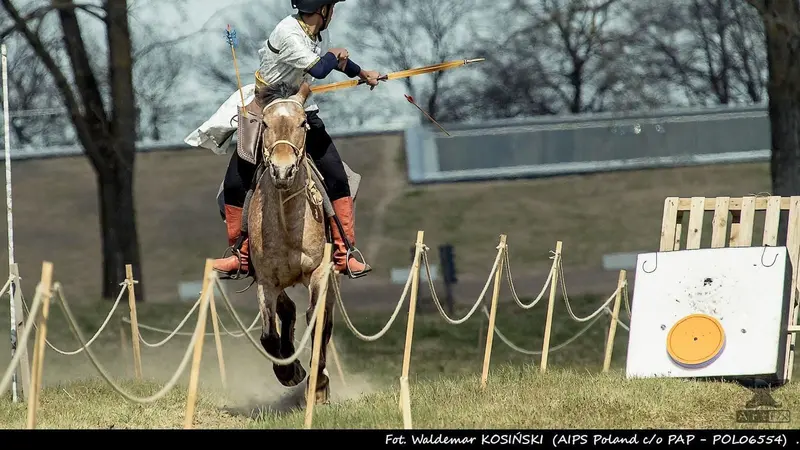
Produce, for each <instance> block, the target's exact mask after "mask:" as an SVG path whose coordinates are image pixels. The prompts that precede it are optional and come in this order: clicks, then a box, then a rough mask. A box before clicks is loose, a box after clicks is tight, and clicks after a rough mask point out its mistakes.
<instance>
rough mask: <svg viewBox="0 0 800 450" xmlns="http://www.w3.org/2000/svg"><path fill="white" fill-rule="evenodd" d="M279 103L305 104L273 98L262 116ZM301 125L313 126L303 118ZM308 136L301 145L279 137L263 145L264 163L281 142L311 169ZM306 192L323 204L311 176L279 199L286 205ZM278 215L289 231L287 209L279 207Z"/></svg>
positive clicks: (298, 161)
mask: <svg viewBox="0 0 800 450" xmlns="http://www.w3.org/2000/svg"><path fill="white" fill-rule="evenodd" d="M278 103H294V104H296V105H298V106H300V108H301V109H303V104H302V103H300V102H299V101H297V100H295V99H291V98H281V99H277V100H273V101H272V102H270V103H269V104H268V105H267V106H265V107H264V108H262V109H261V113H262V116H263V117H265V116H266V114H265V113H264V111H266V110H267V108H270V107H272V106H274V105H276V104H278ZM265 126H266V124H265ZM300 127H302V128H305V130H306V132H307V131H308V130H309V129H310V128H311V127H310V126H309V124H308V121H307V120H303V123H302V124H301V125H300ZM306 136H308V133H303V144H302V145H301V146H298V145H296V144H295V143H294V142H292V141H289V140H286V139H278V140H276V141H275V142H273V143H272V144H270V145H269V147H267V146H263V149H264V159H263V161H262V164H264V165H269V164H270V162H269V160H270V158H271V156H272V152H273V151H274V150H275V147H276V146H277V145H279V144H286V145H288V146H289V147H291V148H292V150H293V151H294V154H295V157H296V158H297V165H298V166H299V165H301V164H303V163H305V165H306V168H307V169H308V170H309V171H311V170H312V168H311V164H310V163H309V161H308V158H306V157H305V147H306ZM262 176H264V172H262V173H261V175H260V176H259V177H258V178H259V180H260V179H261V177H262ZM304 192H306V193H307V195H308V199H309V200H310V201H311V203H312V204H314V205H315V206H319V205H321V204H322V197H321V195H320V193H319V192H318V191H317V188H316V186H315V185H314V181H313V179H312V178H311V177H310V176H309V177H308V178H307V180H306V183H305V185H303V186H302V187H300V188H299V189H298V190H297V191H295V192H294V193H292V194H290V195H289V196H288V197H284V194H283V192H281V191H278V200H279V201H280V203H281V205H285V204H286V202H288V201H289V200H291V199H293V198H295V197H297V196H298V195H300V194H302V193H304ZM278 217H279V219H280V222H281V226H282V227H283V231H284V232H286V233H288V231H287V228H286V216H285V211H284V210H283V208H278Z"/></svg>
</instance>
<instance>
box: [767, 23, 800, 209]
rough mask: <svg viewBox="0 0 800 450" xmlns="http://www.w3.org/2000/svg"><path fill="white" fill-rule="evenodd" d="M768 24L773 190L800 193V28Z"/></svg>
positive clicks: (782, 192) (789, 193)
mask: <svg viewBox="0 0 800 450" xmlns="http://www.w3.org/2000/svg"><path fill="white" fill-rule="evenodd" d="M786 19H787V20H789V18H788V17H787V18H786ZM797 19H800V18H797ZM765 25H767V26H766V30H767V58H768V60H769V73H770V75H769V83H768V87H767V89H768V93H769V119H770V125H771V137H772V158H771V164H770V169H771V173H772V191H773V194H774V195H782V196H790V195H800V27H798V26H795V27H791V28H789V27H786V26H781V25H777V24H774V23H770V21H766V23H765Z"/></svg>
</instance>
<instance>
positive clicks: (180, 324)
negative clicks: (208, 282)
mask: <svg viewBox="0 0 800 450" xmlns="http://www.w3.org/2000/svg"><path fill="white" fill-rule="evenodd" d="M202 299H203V295H202V294H201V295H200V298H198V299H197V301H196V302H195V303H194V306H192V309H190V310H189V312H188V313H186V315H185V316H184V317H183V320H181V321H180V323H178V326H177V327H176V328H175V329H174V330H172V332H171V333H170V334H169V335H168V336H167V337H165V338H164V339H162V340H161V341H159V342H156V343H155V344H151V343H149V342H147V341H146V340H145V339H144V337H142V333H137V334H138V335H139V341H141V342H142V344H144V345H146V346H148V347H150V348H156V347H161V346H163V345H164V344H166V343H167V342H169V341H170V340H172V338H174V337H175V335H176V334H178V331H180V330H181V329H182V328H183V326H184V325H185V324H186V321H187V320H189V317H191V316H192V313H194V310H195V309H197V307H198V306H200V301H201V300H202ZM139 327H140V328H142V326H141V325H139ZM187 334H188V333H187ZM193 335H194V333H192V334H190V336H193ZM206 336H208V333H206Z"/></svg>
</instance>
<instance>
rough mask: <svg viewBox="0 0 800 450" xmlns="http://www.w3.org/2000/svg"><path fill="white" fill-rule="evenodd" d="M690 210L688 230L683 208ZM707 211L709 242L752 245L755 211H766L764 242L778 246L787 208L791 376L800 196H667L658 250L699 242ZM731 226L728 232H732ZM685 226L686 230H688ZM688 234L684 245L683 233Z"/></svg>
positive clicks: (787, 373) (787, 377)
mask: <svg viewBox="0 0 800 450" xmlns="http://www.w3.org/2000/svg"><path fill="white" fill-rule="evenodd" d="M687 211H688V212H689V214H688V216H689V218H688V223H687V226H686V230H684V228H683V219H684V213H685V212H687ZM706 211H713V212H714V215H713V218H712V220H711V242H710V248H721V247H725V246H726V245H727V246H728V247H750V246H753V228H754V224H755V223H756V222H755V219H756V213H757V212H760V211H764V216H765V218H764V231H763V235H762V245H767V246H773V247H774V246H776V245H777V243H778V228H779V224H780V220H781V211H788V212H789V219H788V223H787V227H786V230H787V231H786V248H787V250H788V252H789V260H790V262H791V264H792V289H791V298H790V302H789V305H790V306H789V314H788V317H789V323H788V324H787V337H786V350H787V351H786V359H785V360H784V377H785V381H786V382H789V380H790V379H791V376H792V366H793V365H794V345H795V339H796V337H797V332H798V331H800V327H798V326H797V325H796V324H797V316H798V311H799V310H800V308H799V307H798V298H797V275H798V257H799V256H800V196H793V197H776V196H771V197H755V196H748V197H716V198H714V197H712V198H706V197H691V198H682V197H667V199H666V200H665V201H664V216H663V220H662V222H661V243H660V245H659V251H662V252H668V251H674V250H679V249H681V247H683V248H684V249H687V250H691V249H699V248H701V240H702V238H703V223H704V219H705V218H706V217H705V213H706ZM729 226H730V233H728V230H729ZM684 231H685V233H684ZM684 234H685V236H686V239H685V241H684V242H683V245H681V237H682V236H683V235H684Z"/></svg>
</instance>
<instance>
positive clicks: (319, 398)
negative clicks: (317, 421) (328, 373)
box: [315, 384, 331, 405]
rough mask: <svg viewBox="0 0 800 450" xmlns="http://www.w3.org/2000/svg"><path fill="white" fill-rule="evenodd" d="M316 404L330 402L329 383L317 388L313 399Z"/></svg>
mask: <svg viewBox="0 0 800 450" xmlns="http://www.w3.org/2000/svg"><path fill="white" fill-rule="evenodd" d="M315 401H316V403H317V405H328V404H330V403H331V385H330V384H328V385H326V386H325V387H324V388H322V389H317V395H316V399H315Z"/></svg>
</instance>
